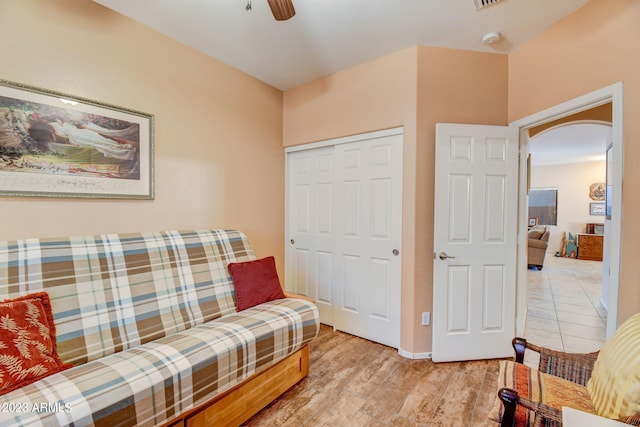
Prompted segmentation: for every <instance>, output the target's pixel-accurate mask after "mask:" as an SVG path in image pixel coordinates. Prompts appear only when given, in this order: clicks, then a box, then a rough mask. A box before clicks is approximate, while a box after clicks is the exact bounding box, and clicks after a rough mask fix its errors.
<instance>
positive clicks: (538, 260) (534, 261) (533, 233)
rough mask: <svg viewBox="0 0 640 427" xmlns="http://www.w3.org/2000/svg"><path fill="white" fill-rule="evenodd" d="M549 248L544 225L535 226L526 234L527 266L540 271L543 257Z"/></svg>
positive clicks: (547, 232) (547, 231)
mask: <svg viewBox="0 0 640 427" xmlns="http://www.w3.org/2000/svg"><path fill="white" fill-rule="evenodd" d="M548 246H549V230H548V229H547V227H545V226H544V225H536V226H535V227H532V228H530V229H529V232H528V249H527V265H528V266H530V267H531V266H534V267H538V269H540V270H542V267H543V266H544V257H545V254H546V253H547V247H548Z"/></svg>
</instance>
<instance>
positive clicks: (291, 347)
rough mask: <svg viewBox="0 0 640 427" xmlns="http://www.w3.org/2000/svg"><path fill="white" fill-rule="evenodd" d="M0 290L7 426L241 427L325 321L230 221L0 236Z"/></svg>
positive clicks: (292, 379)
mask: <svg viewBox="0 0 640 427" xmlns="http://www.w3.org/2000/svg"><path fill="white" fill-rule="evenodd" d="M230 265H231V267H230ZM232 267H235V269H234V268H232ZM230 271H231V272H230ZM285 296H286V297H285ZM0 300H4V301H3V302H2V303H0V329H2V330H1V331H0V393H3V394H2V395H0V406H1V407H2V408H3V410H2V411H0V426H16V425H45V426H49V425H56V426H58V425H74V426H86V425H99V426H109V427H112V426H134V425H135V426H151V425H171V426H174V425H189V426H198V425H239V424H241V423H242V422H243V421H245V420H246V419H248V418H249V417H251V416H252V415H253V414H254V413H256V412H257V411H259V410H260V409H261V408H263V407H264V406H266V405H267V404H268V403H270V402H271V401H272V400H274V399H275V398H276V397H278V396H279V395H280V394H282V393H283V392H284V391H286V390H287V389H288V388H290V387H291V386H293V385H294V384H295V383H297V382H298V381H300V380H301V379H302V378H304V376H306V374H307V373H308V370H309V365H308V360H309V359H308V358H309V351H308V343H309V341H311V340H312V339H313V338H314V337H315V336H316V335H317V333H318V331H319V317H318V310H317V307H316V306H315V304H314V303H313V302H311V301H309V300H307V299H304V297H300V298H298V297H295V296H293V295H285V294H284V293H283V291H282V289H281V288H280V284H279V282H278V278H277V273H276V272H275V263H274V261H273V258H272V257H271V258H264V259H261V260H256V257H255V255H254V253H253V250H252V248H251V246H250V244H249V241H248V239H247V237H246V236H245V235H244V234H243V233H241V232H239V231H233V230H200V231H181V232H178V231H165V232H150V233H136V234H109V235H99V236H81V237H70V238H63V239H25V240H17V241H4V242H0ZM240 303H241V304H242V307H240ZM11 337H13V338H11ZM14 344H15V345H14ZM11 346H14V347H11ZM9 347H11V348H13V350H12V351H13V352H11V351H10V350H11V349H10V348H9Z"/></svg>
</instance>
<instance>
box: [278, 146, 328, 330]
mask: <svg viewBox="0 0 640 427" xmlns="http://www.w3.org/2000/svg"><path fill="white" fill-rule="evenodd" d="M287 163H288V174H287V175H288V178H287V179H288V183H287V185H288V195H287V198H288V200H287V211H288V215H287V217H288V224H287V228H288V236H289V242H287V243H288V244H287V246H286V247H287V248H288V249H287V254H286V260H285V264H286V270H287V273H286V275H285V287H286V288H287V289H290V290H291V291H294V292H297V293H300V294H303V295H307V296H309V297H311V298H313V299H315V300H316V305H317V306H318V310H319V312H320V321H321V322H322V323H324V324H327V325H333V303H334V295H335V293H334V291H333V280H334V279H333V276H334V264H335V261H334V258H335V256H334V252H335V236H334V233H335V231H334V220H333V209H334V198H335V195H334V179H335V178H334V169H335V167H334V147H325V148H316V149H313V150H304V151H296V152H293V153H289V154H288V156H287Z"/></svg>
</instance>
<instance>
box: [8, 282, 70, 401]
mask: <svg viewBox="0 0 640 427" xmlns="http://www.w3.org/2000/svg"><path fill="white" fill-rule="evenodd" d="M71 366H72V365H68V364H64V363H62V361H61V360H60V358H59V357H58V353H57V351H56V328H55V324H54V322H53V316H52V314H51V305H50V303H49V296H48V295H47V294H46V292H39V293H35V294H30V295H25V296H23V297H20V298H16V299H12V300H6V301H3V302H1V303H0V395H2V394H5V393H7V392H9V391H11V390H14V389H16V388H19V387H22V386H24V385H27V384H30V383H32V382H34V381H37V380H39V379H41V378H44V377H46V376H48V375H52V374H55V373H56V372H60V371H62V370H65V369H68V368H70V367H71Z"/></svg>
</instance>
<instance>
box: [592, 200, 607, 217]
mask: <svg viewBox="0 0 640 427" xmlns="http://www.w3.org/2000/svg"><path fill="white" fill-rule="evenodd" d="M604 213H605V204H604V203H600V202H592V203H589V215H593V216H604Z"/></svg>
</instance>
